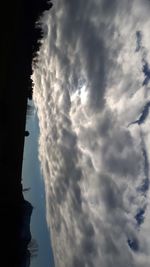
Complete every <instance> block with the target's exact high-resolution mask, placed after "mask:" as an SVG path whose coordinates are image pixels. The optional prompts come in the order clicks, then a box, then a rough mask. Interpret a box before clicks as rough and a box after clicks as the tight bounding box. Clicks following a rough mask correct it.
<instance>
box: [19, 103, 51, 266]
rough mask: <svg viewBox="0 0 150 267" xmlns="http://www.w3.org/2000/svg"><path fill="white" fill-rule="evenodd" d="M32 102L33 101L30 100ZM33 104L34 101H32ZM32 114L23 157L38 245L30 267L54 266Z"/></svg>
mask: <svg viewBox="0 0 150 267" xmlns="http://www.w3.org/2000/svg"><path fill="white" fill-rule="evenodd" d="M30 102H31V101H30ZM30 104H31V105H32V106H33V103H30ZM32 111H33V112H32V115H30V116H27V123H26V129H27V130H28V131H29V132H30V135H29V136H28V137H26V139H25V147H24V159H23V172H22V175H23V188H24V189H25V188H30V190H28V191H26V192H24V198H25V199H26V200H28V201H29V202H30V203H31V204H32V206H33V213H32V216H31V225H30V230H31V235H32V238H33V239H34V240H36V243H37V245H38V250H37V253H36V254H37V255H36V257H31V264H30V267H41V266H45V267H54V263H53V254H52V249H51V241H50V233H49V230H48V227H47V223H46V215H45V189H44V182H43V177H42V174H41V170H40V164H39V160H38V136H39V128H38V118H37V116H36V113H35V112H34V109H33V110H32Z"/></svg>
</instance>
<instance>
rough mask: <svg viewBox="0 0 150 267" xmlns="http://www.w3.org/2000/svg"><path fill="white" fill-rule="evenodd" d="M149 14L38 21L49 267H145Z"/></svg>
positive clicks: (102, 9) (148, 7)
mask: <svg viewBox="0 0 150 267" xmlns="http://www.w3.org/2000/svg"><path fill="white" fill-rule="evenodd" d="M143 14H144V15H143ZM149 14H150V2H149V1H148V0H133V1H127V0H123V1H119V0H114V1H109V0H94V1H92V0H88V1H86V3H85V1H81V0H77V1H73V0H61V1H55V4H54V7H53V9H52V10H50V12H49V11H48V12H46V13H45V14H44V16H43V17H42V18H41V23H42V27H43V29H47V30H46V31H44V32H46V33H45V34H44V37H43V40H42V45H41V48H40V51H39V57H38V63H37V66H36V67H34V71H33V75H32V79H33V82H34V102H35V106H36V108H37V113H38V117H39V124H40V125H39V126H40V137H39V158H40V161H41V168H42V171H43V175H44V180H45V189H46V198H47V221H48V225H49V227H50V230H51V236H52V245H53V250H54V257H55V263H56V266H57V267H77V266H78V267H98V266H101V267H113V266H115V267H127V266H130V267H149V262H150V238H149V232H150V226H149V220H150V193H149V157H150V152H149V146H150V135H149V119H150V116H149V103H150V90H149V89H150V87H149V86H150V78H149V65H150V49H149V40H150V31H149V29H150V19H149Z"/></svg>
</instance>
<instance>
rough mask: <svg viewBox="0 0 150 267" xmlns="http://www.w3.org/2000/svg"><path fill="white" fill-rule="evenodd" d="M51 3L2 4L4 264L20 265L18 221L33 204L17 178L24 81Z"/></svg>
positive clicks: (0, 209) (0, 231) (16, 0)
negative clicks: (40, 19)
mask: <svg viewBox="0 0 150 267" xmlns="http://www.w3.org/2000/svg"><path fill="white" fill-rule="evenodd" d="M50 7H51V3H49V4H47V3H46V1H45V0H43V1H42V0H13V1H4V3H3V4H1V17H0V22H1V24H0V25H1V42H0V79H1V82H0V116H1V126H0V130H1V131H0V170H1V175H0V214H1V217H0V218H1V228H0V237H1V239H0V240H1V244H2V246H1V247H2V249H1V255H2V257H1V260H2V262H3V264H2V266H4V267H5V266H10V267H13V266H23V265H21V259H20V255H21V254H20V251H23V250H24V249H25V247H26V246H24V244H25V243H24V237H22V236H20V233H21V231H22V230H21V227H22V226H23V225H24V224H23V218H25V215H24V212H27V210H28V211H29V210H30V211H29V212H27V213H26V214H27V217H28V221H29V222H30V220H29V216H28V215H29V214H30V216H31V213H32V212H31V210H32V207H31V206H30V205H29V203H27V202H25V201H24V199H23V194H22V184H21V180H22V178H21V173H22V161H23V149H24V138H25V124H26V112H27V99H28V87H29V84H31V81H30V75H31V73H32V69H31V62H32V56H33V55H34V54H35V53H36V50H37V49H38V44H37V40H38V39H39V38H40V36H41V32H40V30H39V29H35V21H36V20H37V18H38V16H39V15H40V14H41V13H42V12H43V11H44V10H45V9H48V8H50ZM26 138H30V137H26ZM25 206H26V208H25ZM27 217H26V218H27ZM28 230H29V229H28ZM28 232H29V231H28ZM28 234H29V233H28ZM28 241H29V240H28ZM25 242H26V241H25ZM26 244H27V242H26ZM21 253H22V252H21ZM27 254H28V253H27ZM22 255H23V254H22ZM28 261H29V260H28ZM25 266H27V265H25Z"/></svg>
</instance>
